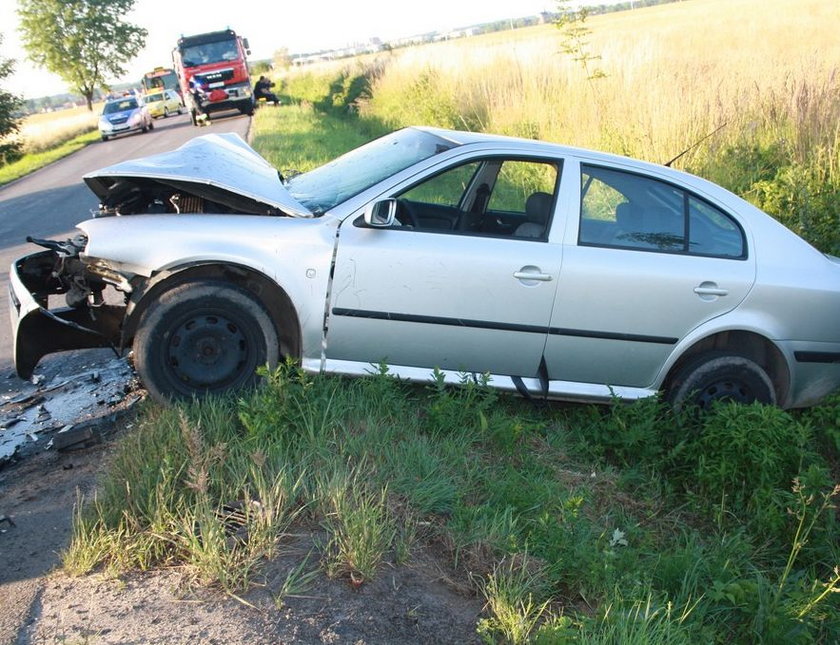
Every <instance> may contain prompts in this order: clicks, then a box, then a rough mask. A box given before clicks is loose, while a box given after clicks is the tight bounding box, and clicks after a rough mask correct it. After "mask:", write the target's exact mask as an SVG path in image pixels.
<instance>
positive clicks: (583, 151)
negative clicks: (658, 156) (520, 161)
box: [410, 126, 740, 199]
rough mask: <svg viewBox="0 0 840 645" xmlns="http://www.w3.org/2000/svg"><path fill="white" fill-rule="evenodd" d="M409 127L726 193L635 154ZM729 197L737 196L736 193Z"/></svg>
mask: <svg viewBox="0 0 840 645" xmlns="http://www.w3.org/2000/svg"><path fill="white" fill-rule="evenodd" d="M410 127H412V128H414V129H417V130H422V131H424V132H429V133H430V134H434V135H436V136H438V137H441V138H443V139H446V140H447V141H450V142H452V143H454V144H455V145H457V146H465V147H475V148H481V147H483V146H488V147H490V148H492V147H494V146H511V147H515V148H521V149H522V150H523V152H525V151H527V152H533V153H537V154H545V155H547V156H557V157H567V156H574V157H577V158H578V159H580V160H581V161H584V160H585V162H586V163H591V164H595V165H597V164H599V163H602V164H605V165H608V166H611V167H612V166H618V167H623V168H624V169H625V170H630V171H632V170H634V169H635V170H638V171H642V172H650V173H654V174H656V175H658V176H659V177H660V178H663V179H666V180H668V179H670V180H671V181H674V182H677V183H679V184H684V185H688V186H691V187H692V188H694V189H701V190H706V191H710V192H712V193H714V194H716V195H718V196H719V195H720V193H721V192H726V193H729V192H730V191H727V190H726V189H725V188H723V187H722V186H719V185H717V184H714V183H713V182H710V181H708V180H706V179H704V178H702V177H698V176H697V175H693V174H691V173H689V172H686V171H684V170H678V169H676V168H671V167H670V166H665V165H664V164H659V163H654V162H651V161H645V160H642V159H637V158H635V157H627V156H622V155H617V154H613V153H609V152H602V151H599V150H591V149H588V148H580V147H575V146H569V145H565V144H560V143H552V142H548V141H539V140H536V139H524V138H521V137H510V136H505V135H501V134H486V133H483V132H463V131H461V130H447V129H445V128H434V127H428V126H410ZM730 194H731V193H730ZM732 196H733V197H737V196H736V195H732ZM738 199H740V198H738Z"/></svg>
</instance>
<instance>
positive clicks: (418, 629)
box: [0, 410, 482, 645]
mask: <svg viewBox="0 0 840 645" xmlns="http://www.w3.org/2000/svg"><path fill="white" fill-rule="evenodd" d="M133 422H134V419H133V414H132V412H131V411H130V410H128V411H125V410H123V411H119V412H118V413H112V415H111V416H107V417H104V418H102V419H100V420H99V421H98V425H96V423H97V422H91V424H92V425H91V426H90V427H91V429H92V435H93V437H94V439H93V440H92V441H89V442H80V443H79V444H77V445H76V446H74V447H75V448H76V449H75V450H68V451H64V452H59V451H57V450H55V448H54V447H52V448H50V449H48V450H43V451H41V452H35V454H30V455H27V456H26V457H25V458H23V459H21V460H20V461H18V462H17V463H13V464H11V465H7V466H6V467H5V468H3V469H2V470H0V516H5V517H6V518H7V519H6V520H2V521H0V645H6V644H14V645H24V644H30V643H125V644H128V643H132V644H133V643H167V644H177V643H185V644H186V643H189V644H190V645H196V644H211V643H220V644H221V643H225V644H234V645H235V644H238V643H242V644H245V643H248V644H256V645H259V644H262V643H353V644H364V643H398V642H399V643H403V642H411V643H474V642H478V639H477V637H476V631H475V626H476V622H477V620H478V617H479V614H480V612H481V608H482V603H481V601H480V600H479V599H478V598H476V597H475V596H470V595H465V594H463V593H459V591H457V590H456V589H455V588H454V586H453V585H452V584H451V583H450V582H449V581H448V579H447V576H446V575H445V574H444V573H443V571H444V570H443V569H442V568H438V566H437V565H436V561H435V558H434V557H433V556H432V555H431V554H429V553H426V552H424V551H423V549H421V548H420V547H418V548H417V550H416V553H415V554H413V557H412V561H411V563H410V564H409V565H396V564H393V563H391V564H386V565H384V566H383V567H382V568H381V570H380V573H379V575H378V576H377V578H376V579H375V580H372V581H370V582H365V583H364V584H363V585H361V586H360V587H358V588H356V587H354V586H353V585H351V584H350V582H349V581H348V580H345V579H330V578H328V577H327V576H326V575H325V574H324V573H323V572H319V574H318V575H316V576H315V578H314V580H313V582H312V583H311V585H310V586H309V587H308V588H306V590H305V591H304V592H301V593H298V594H296V595H290V596H286V597H283V598H282V600H278V597H279V596H281V595H282V594H280V590H281V588H282V585H283V582H284V581H285V579H286V576H287V575H288V572H289V571H290V570H291V569H292V568H294V567H297V566H299V565H300V564H301V563H302V562H304V561H306V558H307V554H309V553H310V552H312V551H313V547H314V546H315V544H316V543H317V542H318V541H319V540H320V539H322V538H321V537H320V535H319V531H318V528H317V527H310V528H308V529H304V528H300V530H299V532H298V533H297V534H292V535H288V536H284V537H283V539H282V540H281V548H280V551H279V555H278V557H277V558H275V559H274V560H272V561H271V562H267V563H266V565H265V567H264V569H263V579H262V580H261V581H260V583H259V584H257V585H254V586H253V587H252V588H251V589H250V590H249V591H248V592H246V593H244V594H242V595H241V596H240V597H239V599H234V598H231V597H230V596H227V595H224V594H221V593H219V592H216V591H214V590H211V589H206V588H201V587H197V586H196V585H195V584H193V583H192V582H191V580H190V578H189V575H188V572H187V571H186V570H183V569H168V570H164V571H154V572H147V573H137V574H133V575H131V576H127V577H124V578H121V579H113V578H108V577H106V576H104V575H102V574H92V575H88V576H85V577H81V578H71V577H68V576H66V575H65V574H64V573H62V572H61V571H60V570H58V566H59V563H60V557H59V554H60V552H61V551H62V550H63V549H64V548H65V547H66V546H67V545H68V544H69V541H70V538H71V531H72V515H73V507H74V505H75V503H76V500H77V498H78V495H79V494H84V495H86V496H89V495H91V494H92V493H93V492H94V490H95V487H96V482H97V478H98V477H99V476H100V475H101V474H102V473H103V472H104V465H105V464H106V463H107V460H108V458H109V454H110V451H111V448H112V446H113V443H114V440H115V439H116V438H118V437H120V436H122V435H124V434H125V433H127V432H131V431H132V427H133V425H134V423H133ZM77 427H78V426H77ZM43 447H46V446H43ZM309 562H311V563H312V564H311V567H310V568H311V569H315V568H317V566H318V565H317V553H316V552H313V554H312V555H311V556H310V557H309Z"/></svg>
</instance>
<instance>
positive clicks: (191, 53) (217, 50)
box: [181, 40, 239, 67]
mask: <svg viewBox="0 0 840 645" xmlns="http://www.w3.org/2000/svg"><path fill="white" fill-rule="evenodd" d="M238 57H239V53H238V52H237V50H236V41H235V40H222V41H218V42H215V43H202V44H201V45H191V46H189V47H182V48H181V58H182V59H183V61H184V66H185V67H195V66H196V65H207V64H208V63H220V62H224V61H232V60H236V59H237V58H238Z"/></svg>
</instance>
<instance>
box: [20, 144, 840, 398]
mask: <svg viewBox="0 0 840 645" xmlns="http://www.w3.org/2000/svg"><path fill="white" fill-rule="evenodd" d="M84 180H85V182H87V184H88V186H89V187H90V188H91V189H92V190H93V191H94V192H95V193H96V194H97V195H98V196H99V198H100V200H101V206H100V210H99V212H98V213H97V216H96V217H94V218H93V219H89V220H87V221H85V222H82V223H81V224H79V225H78V228H79V233H78V235H76V236H75V237H74V238H73V239H70V240H64V241H52V242H51V241H48V240H40V241H38V242H40V243H41V244H42V246H45V247H46V250H43V251H40V252H38V253H34V254H32V255H29V256H26V257H24V258H21V259H20V260H18V261H16V262H15V263H14V264H13V266H12V269H11V274H10V282H11V285H10V286H11V301H12V307H11V311H12V318H13V327H14V329H15V360H16V366H17V370H18V373H19V374H20V375H21V376H22V377H29V376H30V375H31V373H32V371H33V369H34V368H35V366H36V365H37V363H38V361H39V360H40V358H41V357H42V356H44V355H46V354H48V353H50V352H54V351H60V350H63V349H73V348H80V347H90V346H108V345H113V346H116V347H119V348H123V349H132V350H133V360H134V362H135V366H136V368H137V371H138V373H139V375H140V377H141V379H142V381H143V382H144V383H145V385H146V387H147V388H148V389H149V391H150V392H151V394H152V395H153V396H154V397H156V398H158V399H160V400H168V399H170V398H172V397H189V396H192V395H196V394H197V395H201V394H205V393H208V392H219V391H224V390H228V389H230V388H237V387H242V386H245V385H249V384H251V383H252V382H253V381H254V379H255V378H256V377H255V370H256V368H257V367H258V366H260V365H262V364H265V363H268V364H270V365H275V364H277V363H278V361H281V360H283V359H284V357H291V358H293V359H294V360H297V361H299V363H300V364H301V365H302V367H303V368H304V369H305V370H308V371H310V372H331V373H339V374H350V375H363V374H367V373H369V372H370V371H371V365H372V364H376V363H380V362H384V363H386V364H387V365H388V366H389V370H390V372H391V373H392V374H395V375H398V376H400V377H403V378H406V379H410V380H414V381H422V380H426V379H428V378H429V377H430V376H431V374H432V372H433V370H434V369H435V368H437V369H439V370H441V372H442V373H443V374H444V376H445V378H446V379H447V380H448V381H451V382H457V381H459V380H460V379H461V378H462V377H463V376H464V375H465V374H466V375H471V374H472V375H489V378H490V384H491V385H492V386H495V387H498V388H501V389H503V390H507V391H511V392H519V393H520V394H522V395H525V396H530V397H535V398H536V397H541V398H549V399H566V400H580V401H608V400H610V399H612V398H613V397H620V398H623V399H636V398H642V397H647V396H651V395H654V394H656V393H658V392H661V393H664V395H665V396H666V397H667V398H668V399H669V400H671V401H673V402H674V403H677V404H679V405H682V404H683V403H685V402H692V403H697V404H699V405H701V406H708V405H711V404H712V403H713V402H714V401H716V400H720V399H731V400H736V401H743V402H750V401H755V400H757V401H761V402H765V403H772V404H777V405H780V406H782V407H801V406H808V405H812V404H814V403H816V402H818V401H819V400H820V399H821V398H822V397H824V396H825V395H826V394H828V393H829V392H831V391H832V390H834V389H835V388H837V386H838V384H840V364H838V361H840V334H838V328H837V321H838V319H840V266H838V260H837V259H836V258H833V257H829V256H826V255H824V254H822V253H820V252H818V251H817V250H815V249H814V248H813V247H811V246H810V245H808V244H807V243H806V242H804V241H803V240H802V239H800V238H799V237H797V236H796V235H794V234H793V233H792V232H790V231H789V230H787V229H786V228H784V227H783V226H782V225H780V224H779V223H778V222H776V221H775V220H774V219H772V218H771V217H769V216H768V215H766V214H764V213H763V212H761V211H760V210H758V209H756V208H755V207H753V206H752V205H750V204H749V203H747V202H745V201H743V200H742V199H740V198H738V197H737V196H735V195H733V194H731V193H729V192H728V191H726V190H724V189H722V188H721V187H719V186H716V185H714V184H712V183H710V182H708V181H705V180H703V179H700V178H698V177H695V176H692V175H689V174H686V173H683V172H679V171H676V170H673V169H670V168H666V167H664V166H659V165H654V164H649V163H644V162H641V161H636V160H632V159H628V158H624V157H618V156H612V155H608V154H603V153H598V152H592V151H587V150H581V149H574V148H569V147H563V146H559V145H554V144H549V143H541V142H535V141H526V140H519V139H513V138H506V137H499V136H493V135H484V134H474V133H464V132H452V131H446V130H438V129H431V128H407V129H404V130H400V131H397V132H394V133H392V134H390V135H387V136H385V137H383V138H380V139H377V140H375V141H372V142H371V143H369V144H366V145H365V146H362V147H360V148H358V149H356V150H354V151H351V152H349V153H347V154H346V155H343V156H342V157H339V158H338V159H336V160H334V161H332V162H330V163H328V164H326V165H324V166H322V167H320V168H316V169H314V170H312V171H310V172H306V173H303V174H295V175H292V174H291V173H289V177H288V178H283V176H282V175H281V174H280V173H279V172H278V171H277V170H276V169H275V168H273V167H272V166H271V165H270V164H268V163H267V162H266V161H265V160H263V159H262V158H261V157H260V156H259V155H257V153H256V152H254V151H253V150H252V149H251V148H250V147H248V146H247V144H245V143H244V142H243V141H242V140H241V139H239V138H238V137H236V136H235V135H208V136H205V137H199V138H196V139H194V140H193V141H191V142H189V143H187V144H185V145H184V146H182V147H181V148H179V149H178V150H175V151H173V152H168V153H164V154H162V155H157V156H154V157H149V158H145V159H140V160H137V161H129V162H124V163H121V164H117V165H115V166H111V167H108V168H105V169H103V170H100V171H97V172H94V173H91V174H89V175H87V176H85V178H84ZM112 290H115V291H113V293H114V294H116V295H117V296H119V297H118V298H113V297H105V296H106V295H107V294H108V293H111V292H112ZM55 296H63V297H64V298H65V300H66V306H58V305H60V304H61V303H57V302H56V301H55V298H54V297H55Z"/></svg>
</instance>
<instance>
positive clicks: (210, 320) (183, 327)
mask: <svg viewBox="0 0 840 645" xmlns="http://www.w3.org/2000/svg"><path fill="white" fill-rule="evenodd" d="M253 346H254V345H253V339H251V338H250V337H249V334H247V333H246V331H245V330H244V328H243V326H242V325H240V324H239V323H238V322H237V321H236V320H235V319H233V318H231V317H229V316H225V315H222V314H219V313H216V312H193V313H190V315H188V316H185V317H184V318H183V319H182V320H181V321H180V322H179V323H178V324H177V325H176V326H174V327H173V330H172V333H171V334H170V335H169V338H168V341H167V343H166V345H165V352H166V357H165V358H166V364H167V365H168V366H169V368H170V369H171V370H172V372H173V374H174V376H175V378H176V379H177V380H178V381H179V382H181V383H184V384H189V385H190V386H192V387H199V388H208V389H215V388H225V387H227V386H229V385H231V384H233V383H236V382H237V381H238V380H239V379H241V378H242V376H243V375H244V374H245V373H246V369H247V366H248V365H249V364H250V363H251V362H252V355H253V351H252V348H253Z"/></svg>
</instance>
